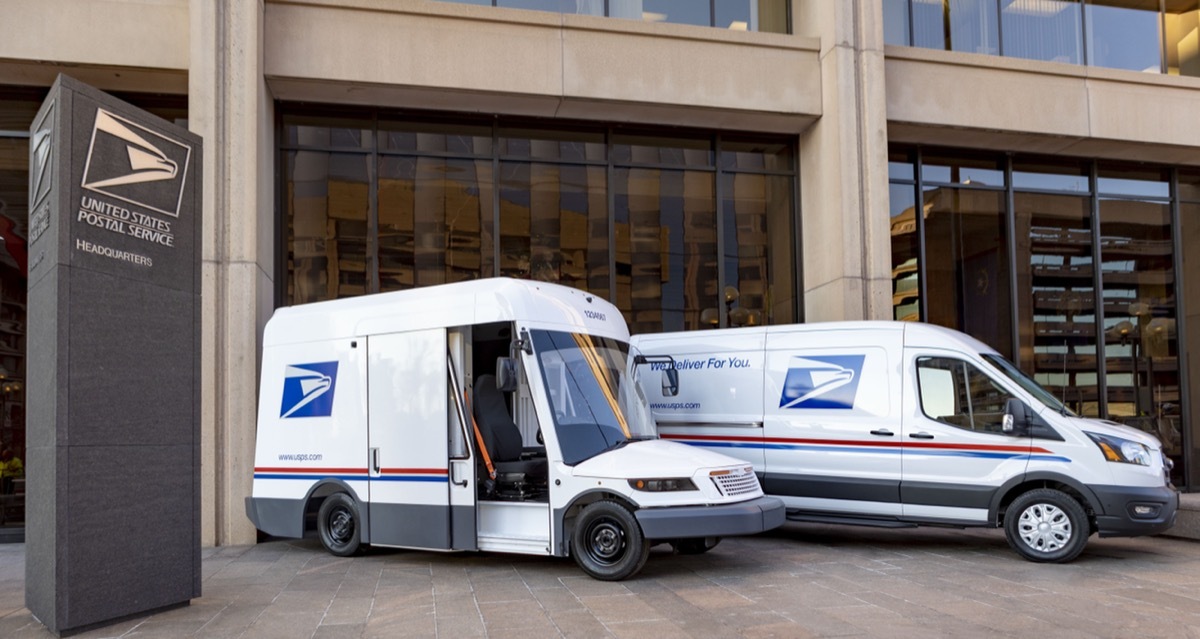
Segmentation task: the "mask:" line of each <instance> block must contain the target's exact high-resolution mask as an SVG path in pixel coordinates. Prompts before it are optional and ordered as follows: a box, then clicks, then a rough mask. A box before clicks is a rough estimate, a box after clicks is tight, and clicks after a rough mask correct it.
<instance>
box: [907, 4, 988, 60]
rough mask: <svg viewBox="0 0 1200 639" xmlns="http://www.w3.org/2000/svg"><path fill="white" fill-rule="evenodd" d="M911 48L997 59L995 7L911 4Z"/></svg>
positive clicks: (985, 5) (986, 5) (982, 5)
mask: <svg viewBox="0 0 1200 639" xmlns="http://www.w3.org/2000/svg"><path fill="white" fill-rule="evenodd" d="M912 21H913V44H915V45H916V46H918V47H926V48H930V49H944V50H946V51H966V52H970V53H987V54H991V55H999V53H1000V47H999V46H998V45H999V22H1000V21H999V18H998V16H997V15H996V3H995V2H990V1H984V0H913V2H912Z"/></svg>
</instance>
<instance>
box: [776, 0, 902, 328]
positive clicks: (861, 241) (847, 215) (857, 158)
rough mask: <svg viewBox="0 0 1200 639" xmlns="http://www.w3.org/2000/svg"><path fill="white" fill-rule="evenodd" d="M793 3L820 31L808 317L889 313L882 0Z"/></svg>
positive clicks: (809, 179)
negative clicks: (818, 106) (818, 114)
mask: <svg viewBox="0 0 1200 639" xmlns="http://www.w3.org/2000/svg"><path fill="white" fill-rule="evenodd" d="M793 8H794V9H795V16H796V17H795V28H794V31H795V32H796V33H797V34H799V35H806V36H816V37H820V39H821V103H822V105H821V106H822V109H821V112H822V115H821V118H820V119H819V120H817V122H816V124H814V125H813V126H812V127H810V128H809V129H808V130H807V131H805V132H804V133H803V134H802V135H801V136H800V196H801V197H800V215H801V228H802V233H803V255H802V259H803V272H804V283H803V286H804V306H805V319H806V320H807V321H810V322H811V321H824V320H858V319H891V315H892V311H891V309H892V305H891V287H892V279H891V226H890V223H889V216H888V181H887V100H886V98H885V86H884V66H883V62H884V58H883V5H882V0H838V1H836V2H831V1H829V0H796V2H794V3H793Z"/></svg>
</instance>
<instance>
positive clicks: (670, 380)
mask: <svg viewBox="0 0 1200 639" xmlns="http://www.w3.org/2000/svg"><path fill="white" fill-rule="evenodd" d="M662 394H663V397H674V396H676V395H678V394H679V371H677V370H675V369H674V368H668V369H664V370H663V373H662Z"/></svg>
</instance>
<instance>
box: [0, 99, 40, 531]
mask: <svg viewBox="0 0 1200 639" xmlns="http://www.w3.org/2000/svg"><path fill="white" fill-rule="evenodd" d="M3 114H4V109H0V120H3V121H5V122H6V123H10V124H15V125H21V122H18V121H17V120H18V119H20V120H22V121H23V122H24V124H23V126H22V128H23V129H24V130H26V131H28V129H29V125H30V124H31V123H32V120H33V115H34V114H33V113H29V112H28V111H25V110H23V109H21V108H20V105H18V106H17V107H16V108H15V109H14V110H13V111H12V112H9V114H8V115H3ZM26 116H28V117H29V120H24V117H26ZM28 190H29V140H28V139H27V138H6V137H0V372H3V376H2V377H0V469H3V470H2V471H0V508H2V509H3V512H2V513H0V514H2V515H3V516H0V541H20V540H21V539H22V537H20V536H19V535H20V534H21V533H20V532H19V531H20V530H21V529H23V528H24V527H25V466H26V464H28V461H29V458H28V456H27V455H26V443H25V380H26V375H25V356H26V344H25V324H26V317H25V304H26V289H27V286H28V282H27V280H26V277H27V275H28V273H29V262H28V257H29V256H28V247H27V246H26V241H25V238H26V237H27V235H28V231H27V229H28V226H29V210H28ZM10 531H11V532H12V533H13V535H14V536H12V537H9V536H8V534H7V533H9V532H10Z"/></svg>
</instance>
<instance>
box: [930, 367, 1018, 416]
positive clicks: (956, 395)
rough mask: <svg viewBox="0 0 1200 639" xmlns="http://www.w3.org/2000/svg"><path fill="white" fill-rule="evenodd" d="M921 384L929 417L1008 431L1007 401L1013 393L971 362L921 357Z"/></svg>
mask: <svg viewBox="0 0 1200 639" xmlns="http://www.w3.org/2000/svg"><path fill="white" fill-rule="evenodd" d="M917 386H918V389H919V396H920V398H921V410H922V411H923V412H924V413H925V415H926V416H927V417H929V418H931V419H936V420H937V421H939V422H942V423H943V424H949V425H951V426H955V427H958V428H962V429H965V430H974V431H984V432H990V433H997V434H1002V433H1003V432H1004V431H1003V428H1002V425H1003V421H1004V403H1005V402H1006V401H1007V400H1008V398H1010V397H1012V395H1011V394H1010V393H1009V392H1008V391H1006V390H1004V388H1002V387H1001V386H999V385H998V384H996V382H994V381H992V378H990V377H988V376H987V375H986V374H984V373H983V372H982V371H980V370H979V369H978V368H976V367H975V366H974V365H972V364H971V363H969V362H965V361H963V360H960V359H952V358H948V357H921V358H919V359H917Z"/></svg>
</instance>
